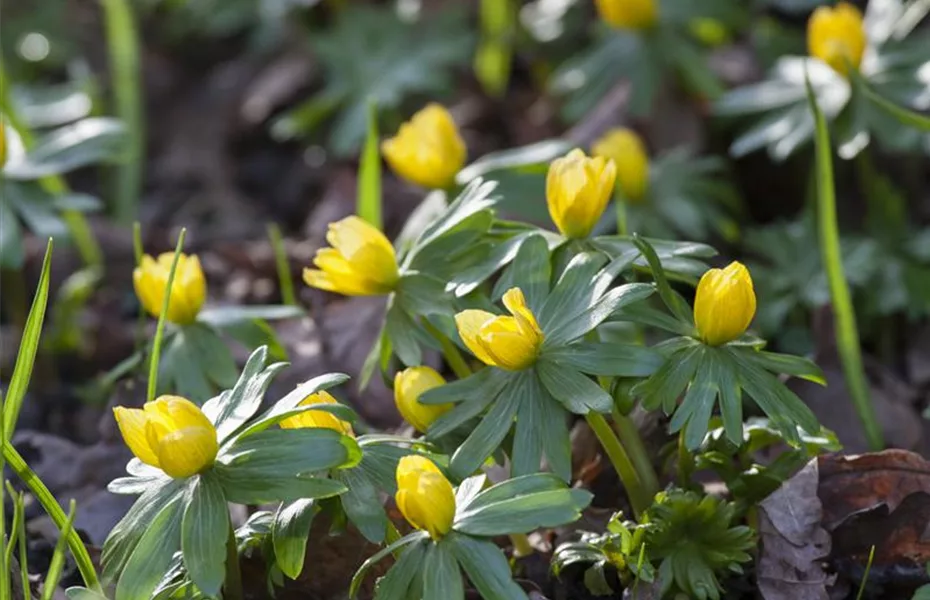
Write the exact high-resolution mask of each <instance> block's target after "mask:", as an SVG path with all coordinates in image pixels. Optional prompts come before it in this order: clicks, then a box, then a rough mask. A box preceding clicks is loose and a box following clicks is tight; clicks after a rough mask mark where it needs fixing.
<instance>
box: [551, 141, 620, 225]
mask: <svg viewBox="0 0 930 600" xmlns="http://www.w3.org/2000/svg"><path fill="white" fill-rule="evenodd" d="M616 176H617V168H616V166H615V165H614V163H613V161H612V160H610V159H609V158H604V157H603V156H595V157H593V158H588V157H587V156H585V153H584V152H583V151H581V150H578V149H575V150H572V151H571V152H569V153H568V154H566V155H565V156H563V157H562V158H557V159H556V160H554V161H552V164H551V165H549V172H548V174H547V175H546V202H547V203H548V205H549V216H550V217H552V222H553V223H555V225H556V227H558V228H559V231H561V232H562V234H563V235H564V236H566V237H570V238H583V237H587V235H588V234H589V233H591V229H593V228H594V225H596V224H597V221H598V219H600V218H601V215H602V214H603V213H604V209H605V208H607V203H608V202H610V197H611V195H613V191H614V181H615V179H616Z"/></svg>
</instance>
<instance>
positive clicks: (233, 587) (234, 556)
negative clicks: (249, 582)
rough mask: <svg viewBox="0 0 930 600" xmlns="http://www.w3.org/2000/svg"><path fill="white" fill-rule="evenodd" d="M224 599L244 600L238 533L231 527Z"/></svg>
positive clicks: (227, 542)
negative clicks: (237, 540) (237, 542)
mask: <svg viewBox="0 0 930 600" xmlns="http://www.w3.org/2000/svg"><path fill="white" fill-rule="evenodd" d="M223 597H224V598H226V600H242V599H243V598H244V594H243V591H242V571H240V570H239V548H238V545H237V544H236V532H235V531H234V530H233V528H232V524H230V525H229V536H228V538H227V539H226V581H224V582H223Z"/></svg>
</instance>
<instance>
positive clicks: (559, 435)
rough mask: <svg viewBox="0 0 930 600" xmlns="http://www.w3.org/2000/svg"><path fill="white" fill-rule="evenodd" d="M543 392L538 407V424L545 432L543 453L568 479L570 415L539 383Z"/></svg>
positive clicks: (570, 458)
mask: <svg viewBox="0 0 930 600" xmlns="http://www.w3.org/2000/svg"><path fill="white" fill-rule="evenodd" d="M536 389H537V390H539V391H540V392H541V395H540V396H539V398H538V400H537V402H538V405H537V406H536V408H538V409H539V411H538V415H539V422H538V425H539V427H540V429H541V430H542V432H543V453H544V454H545V456H546V461H547V462H548V463H549V468H550V469H552V472H553V473H555V474H556V475H557V476H559V477H560V478H561V479H562V480H564V481H568V480H570V479H571V477H572V444H571V439H570V438H569V434H568V419H567V417H568V416H569V415H568V414H567V413H566V412H565V408H564V407H563V406H562V405H561V404H560V403H559V402H558V401H557V400H556V399H555V398H553V397H552V396H550V395H549V393H548V392H546V391H545V388H543V387H542V386H541V385H537V387H536Z"/></svg>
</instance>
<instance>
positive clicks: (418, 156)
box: [381, 104, 465, 189]
mask: <svg viewBox="0 0 930 600" xmlns="http://www.w3.org/2000/svg"><path fill="white" fill-rule="evenodd" d="M381 152H382V153H383V154H384V158H385V160H387V162H388V164H389V165H391V168H392V169H393V170H394V172H395V173H397V174H398V175H400V176H401V177H403V178H404V179H406V180H407V181H410V182H412V183H415V184H417V185H422V186H423V187H427V188H436V189H441V188H446V187H448V186H449V185H451V184H452V182H453V181H454V180H455V176H456V174H458V172H459V170H460V169H461V168H462V165H463V164H465V142H463V141H462V138H461V136H460V135H459V130H458V128H456V126H455V122H454V121H453V120H452V115H450V114H449V111H447V110H446V109H445V108H443V107H442V106H440V105H438V104H428V105H427V106H426V107H425V108H423V109H422V110H420V111H419V112H418V113H416V114H415V115H413V118H411V119H410V120H409V121H407V122H406V123H404V124H403V125H401V126H400V130H399V131H398V132H397V135H395V136H394V137H392V138H390V139H387V140H385V141H384V142H382V144H381Z"/></svg>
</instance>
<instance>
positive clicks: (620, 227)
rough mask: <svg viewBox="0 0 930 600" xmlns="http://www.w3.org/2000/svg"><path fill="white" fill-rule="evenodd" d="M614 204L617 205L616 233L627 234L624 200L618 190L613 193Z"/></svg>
mask: <svg viewBox="0 0 930 600" xmlns="http://www.w3.org/2000/svg"><path fill="white" fill-rule="evenodd" d="M614 204H616V205H617V207H616V208H617V233H618V234H620V235H627V218H626V216H627V215H626V201H625V200H624V198H623V194H621V193H620V192H619V191H617V192H616V193H615V194H614Z"/></svg>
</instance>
